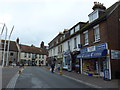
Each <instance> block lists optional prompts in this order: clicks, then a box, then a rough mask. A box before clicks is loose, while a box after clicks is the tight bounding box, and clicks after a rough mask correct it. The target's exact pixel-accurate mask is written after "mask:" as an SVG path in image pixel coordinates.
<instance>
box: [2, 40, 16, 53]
mask: <svg viewBox="0 0 120 90" xmlns="http://www.w3.org/2000/svg"><path fill="white" fill-rule="evenodd" d="M1 43H2V50H3V49H4V43H5V40H1ZM7 47H8V40H6V51H7ZM9 51H15V52H18V48H17V45H16V42H15V41H10V48H9Z"/></svg>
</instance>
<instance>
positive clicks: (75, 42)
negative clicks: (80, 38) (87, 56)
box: [74, 38, 77, 49]
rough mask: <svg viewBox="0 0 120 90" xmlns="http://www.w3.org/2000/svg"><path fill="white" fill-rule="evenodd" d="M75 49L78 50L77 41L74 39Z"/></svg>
mask: <svg viewBox="0 0 120 90" xmlns="http://www.w3.org/2000/svg"><path fill="white" fill-rule="evenodd" d="M74 48H75V49H76V48H77V39H76V38H74Z"/></svg>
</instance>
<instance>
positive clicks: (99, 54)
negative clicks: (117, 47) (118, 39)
mask: <svg viewBox="0 0 120 90" xmlns="http://www.w3.org/2000/svg"><path fill="white" fill-rule="evenodd" d="M106 55H107V49H104V50H99V51H93V52H87V53H81V54H79V55H77V58H83V59H85V58H86V59H87V58H98V57H103V56H106Z"/></svg>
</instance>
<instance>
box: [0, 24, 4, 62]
mask: <svg viewBox="0 0 120 90" xmlns="http://www.w3.org/2000/svg"><path fill="white" fill-rule="evenodd" d="M2 24H3V23H2ZM4 28H5V24H4V25H3V28H2V31H1V33H0V50H1V52H0V54H1V60H2V40H1V38H2V33H3V31H4ZM0 64H2V62H0Z"/></svg>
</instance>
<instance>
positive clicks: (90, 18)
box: [88, 10, 98, 23]
mask: <svg viewBox="0 0 120 90" xmlns="http://www.w3.org/2000/svg"><path fill="white" fill-rule="evenodd" d="M88 16H89V23H91V22H92V21H94V20H96V19H97V18H98V10H96V11H93V12H92V13H91V14H89V15H88Z"/></svg>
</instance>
